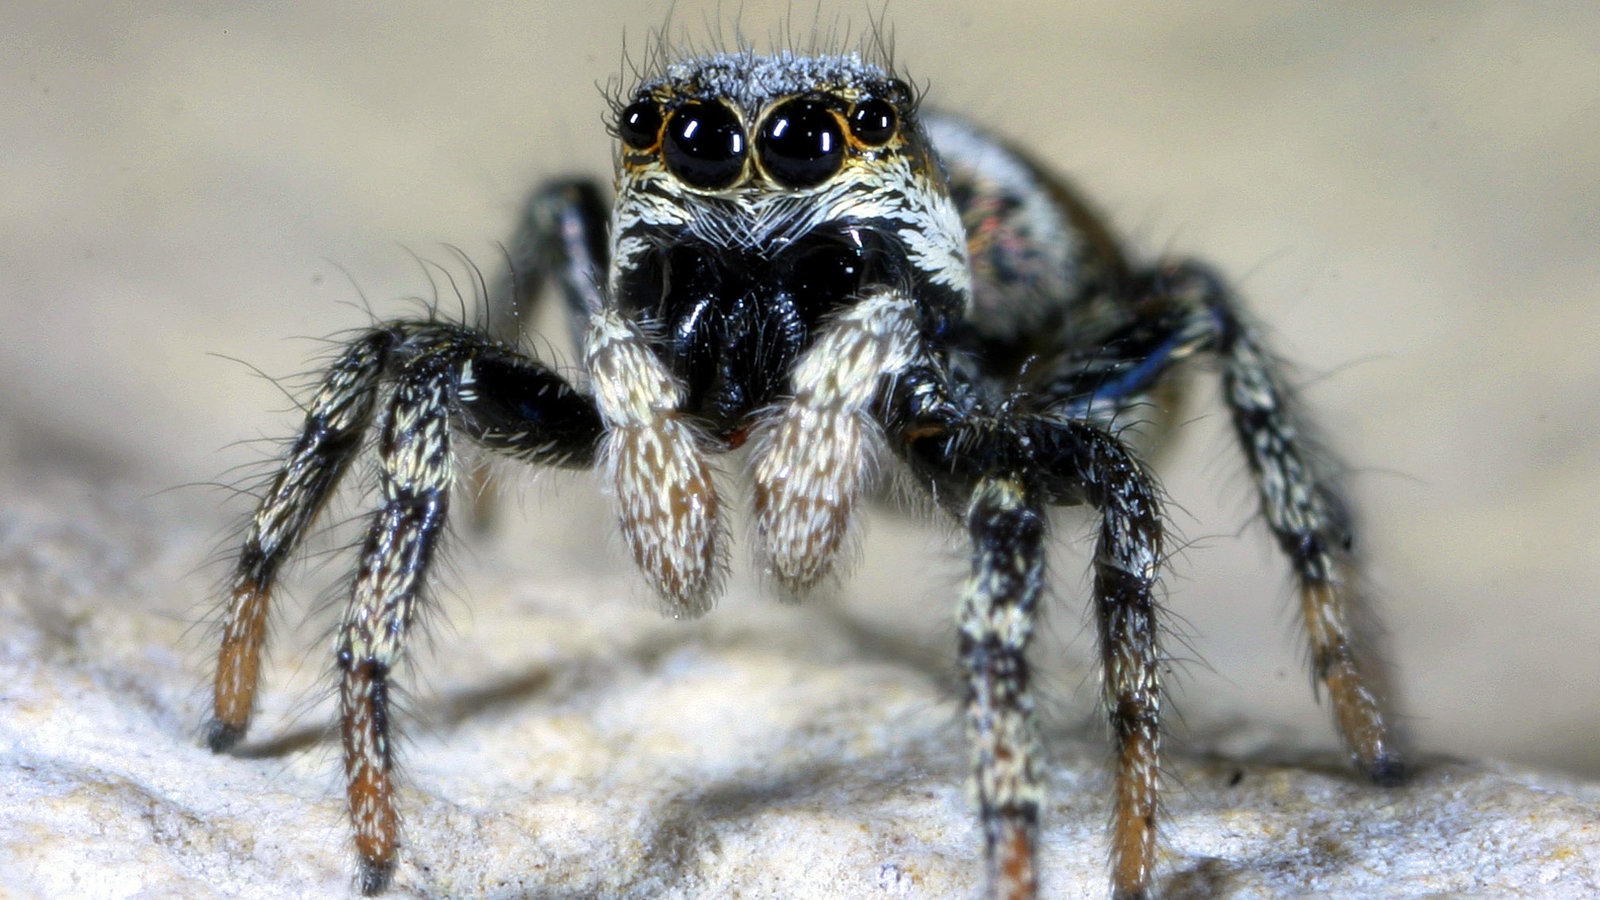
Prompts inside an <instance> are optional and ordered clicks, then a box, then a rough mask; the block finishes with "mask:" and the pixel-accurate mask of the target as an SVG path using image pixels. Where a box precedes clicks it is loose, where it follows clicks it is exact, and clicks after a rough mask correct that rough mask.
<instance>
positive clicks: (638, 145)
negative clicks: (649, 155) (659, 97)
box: [617, 100, 661, 150]
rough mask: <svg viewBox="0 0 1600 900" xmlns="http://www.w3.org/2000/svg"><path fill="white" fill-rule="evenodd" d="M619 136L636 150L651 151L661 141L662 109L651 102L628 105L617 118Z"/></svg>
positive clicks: (641, 101)
mask: <svg viewBox="0 0 1600 900" xmlns="http://www.w3.org/2000/svg"><path fill="white" fill-rule="evenodd" d="M617 134H619V135H621V137H622V141H623V143H625V144H627V145H628V146H629V147H632V148H633V149H635V150H649V149H650V148H651V147H654V146H655V144H656V141H658V140H660V139H661V107H659V106H657V105H655V104H654V103H652V102H651V101H649V100H640V101H639V102H638V103H632V104H629V105H628V108H627V109H624V110H623V111H622V115H620V116H617Z"/></svg>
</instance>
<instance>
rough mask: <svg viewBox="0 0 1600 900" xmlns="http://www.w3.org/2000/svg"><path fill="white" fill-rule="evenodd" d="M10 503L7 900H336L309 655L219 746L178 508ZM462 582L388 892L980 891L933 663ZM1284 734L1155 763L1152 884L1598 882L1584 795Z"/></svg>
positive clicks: (1063, 756) (1049, 857)
mask: <svg viewBox="0 0 1600 900" xmlns="http://www.w3.org/2000/svg"><path fill="white" fill-rule="evenodd" d="M4 486H5V494H6V496H7V499H8V503H7V505H6V508H5V511H4V513H3V514H0V635H3V643H0V685H4V690H3V694H0V747H3V748H4V753H3V755H0V797H4V803H5V815H4V816H3V817H0V893H3V894H4V895H6V896H11V897H19V898H21V897H205V896H248V897H306V896H339V895H341V894H345V893H348V892H349V888H350V880H351V871H352V868H351V860H350V858H349V855H348V852H349V840H348V837H347V835H346V833H345V826H344V821H343V810H342V807H341V800H340V791H339V789H338V785H337V783H336V774H335V771H336V769H337V761H336V756H335V754H336V751H335V748H334V745H333V743H332V742H331V741H330V740H329V739H328V737H327V730H328V728H327V726H328V724H329V723H330V721H331V720H330V710H329V704H328V703H327V702H325V701H326V698H325V697H324V696H323V695H324V694H325V693H326V691H323V690H320V687H321V686H324V685H325V684H326V682H325V681H324V680H322V679H321V677H320V676H319V674H318V671H319V670H320V669H321V667H322V666H323V662H324V661H323V660H322V659H321V658H320V656H319V655H318V654H317V653H315V652H313V653H306V652H304V650H303V648H302V647H298V646H296V647H280V650H281V652H279V653H277V654H275V658H276V659H277V660H278V661H279V665H277V666H275V667H274V668H273V669H272V670H271V672H270V673H269V676H268V681H267V684H266V691H265V694H264V703H263V711H262V714H261V716H260V718H259V720H258V721H257V724H256V726H255V728H254V730H253V731H252V733H251V736H250V739H249V741H248V742H247V743H246V744H245V745H244V747H243V750H242V752H241V753H240V754H238V755H233V756H214V755H212V754H211V753H209V752H208V751H206V750H204V749H202V748H201V747H200V746H199V742H198V740H197V736H196V723H197V721H198V719H199V715H200V710H201V709H203V696H202V687H201V682H202V680H203V674H202V673H203V668H204V663H203V657H204V653H205V650H206V647H205V645H206V643H207V642H206V640H205V635H206V629H205V628H204V627H197V626H196V625H195V622H196V621H198V619H199V613H200V608H199V607H197V600H196V597H195V595H193V594H191V593H187V592H186V590H185V588H184V586H185V585H192V584H194V583H195V579H193V578H191V577H188V576H187V574H186V572H185V571H184V568H185V566H187V565H189V564H190V560H191V559H192V556H191V554H190V552H189V551H191V550H192V548H194V546H195V545H196V543H197V542H204V541H207V540H209V539H210V535H207V534H205V533H204V532H202V531H197V530H196V529H195V528H194V527H193V526H192V525H191V524H190V523H189V521H188V517H187V516H186V515H185V514H186V513H190V514H192V513H193V512H194V508H193V507H190V506H186V505H185V503H184V502H182V501H175V500H172V499H170V498H169V499H162V500H157V501H151V500H148V499H136V498H134V497H130V496H129V494H128V492H127V491H125V490H121V489H118V488H117V487H115V486H106V485H90V484H86V483H83V482H79V481H74V480H70V479H64V478H60V477H50V476H41V477H30V473H26V472H10V473H8V477H7V478H6V481H5V482H4ZM201 518H202V519H203V518H204V517H203V516H202V517H201ZM579 530H580V531H581V530H582V528H581V527H580V528H579ZM502 550H503V548H500V547H496V548H494V549H492V550H488V551H484V552H482V553H481V554H477V555H478V556H480V557H488V556H494V555H497V554H498V553H500V552H501V551H502ZM531 552H534V553H537V554H540V555H541V556H546V555H548V556H554V557H558V558H559V557H560V556H561V554H562V548H561V546H560V544H559V542H556V543H555V544H554V545H552V542H551V541H549V540H544V541H542V542H540V543H539V544H536V545H535V546H533V547H532V548H531ZM476 562H477V563H478V564H480V565H482V566H484V567H485V568H486V569H487V571H486V572H485V573H484V574H483V575H482V576H481V577H480V576H479V575H473V576H472V577H470V578H463V579H461V580H463V581H465V582H468V583H469V584H470V592H471V593H472V594H473V595H474V600H473V603H472V606H471V611H470V613H466V614H462V615H458V616H456V619H457V623H458V624H457V627H456V628H454V629H440V630H437V631H436V632H435V637H436V650H435V651H434V652H432V653H425V654H424V656H425V657H430V659H429V661H428V663H427V664H426V669H427V671H426V673H424V680H425V681H426V682H428V683H429V687H428V688H426V689H424V690H422V691H420V692H418V694H417V695H416V697H415V699H413V700H412V701H411V703H410V708H411V711H412V713H413V716H414V718H416V719H420V720H421V721H420V723H417V724H415V725H414V726H413V727H412V728H411V729H410V731H409V734H410V740H409V742H408V744H407V747H406V750H405V753H404V759H405V763H406V773H407V775H406V777H407V781H408V787H407V789H406V791H405V793H404V799H403V802H404V810H405V818H406V836H407V845H406V849H405V851H404V862H403V864H402V866H401V868H400V870H399V873H398V876H397V878H396V882H395V886H394V896H397V897H412V896H416V897H470V896H495V897H520V896H535V897H589V896H628V897H641V898H642V897H731V896H746V897H846V896H848V897H872V896H886V897H936V898H940V897H964V896H970V895H972V893H973V891H974V884H975V876H976V874H977V872H978V871H979V868H978V862H977V858H976V853H977V842H976V835H975V834H974V829H973V825H972V819H971V817H970V816H969V814H968V813H967V810H966V807H965V804H964V801H963V794H962V773H963V770H964V765H965V762H964V760H965V751H964V748H963V744H962V740H961V736H960V729H959V726H958V724H957V722H956V720H955V704H954V702H953V699H952V698H953V696H954V695H953V693H952V687H951V685H950V684H949V683H948V682H947V680H946V679H945V678H944V677H943V675H942V671H941V669H942V666H941V665H940V664H938V663H934V664H931V665H930V664H929V663H928V660H929V659H931V658H932V656H933V654H932V653H931V652H930V647H929V646H921V647H913V648H912V649H909V650H908V649H906V647H904V646H902V645H897V644H896V643H895V642H894V641H893V640H892V638H889V637H885V636H884V635H882V634H876V633H875V629H874V627H873V626H871V625H869V624H864V623H862V622H860V621H857V620H856V619H855V618H854V617H853V615H852V614H851V613H850V612H849V611H848V610H847V609H846V608H845V607H843V606H836V605H829V604H819V605H818V606H816V607H808V608H803V609H796V608H786V607H781V606H778V605H777V604H774V603H771V602H769V601H762V600H759V599H757V598H755V597H753V596H751V595H750V594H749V593H748V592H746V591H745V590H744V587H745V586H744V585H743V584H742V583H737V584H736V585H735V592H734V594H733V596H732V597H730V599H729V600H728V601H727V602H726V603H725V604H724V605H725V607H726V608H724V609H722V610H719V611H717V613H716V614H714V615H713V616H712V617H711V618H709V619H707V620H704V621H702V622H696V623H677V622H670V621H663V620H661V619H659V618H658V617H656V616H655V615H654V614H653V613H652V612H651V611H650V610H648V609H645V608H643V604H641V603H638V602H636V601H631V600H629V599H628V594H629V592H630V591H631V590H633V588H632V587H631V586H630V584H629V581H628V579H626V578H619V577H609V578H605V577H596V576H594V575H589V576H583V575H574V574H568V573H563V572H561V571H560V569H561V567H560V566H559V565H558V566H555V567H554V568H555V570H556V572H555V574H554V575H553V576H552V577H549V578H537V577H535V576H534V575H533V574H532V573H531V572H530V571H529V570H528V569H526V568H520V569H513V568H512V567H508V566H506V565H504V564H501V563H497V562H495V561H494V560H492V559H481V558H480V559H478V560H476ZM291 606H293V604H291ZM458 612H459V611H458ZM280 618H283V619H290V618H292V616H285V617H280ZM279 630H280V632H281V634H280V637H282V638H283V640H282V641H280V644H288V643H291V642H292V641H293V640H294V639H295V635H297V634H300V633H304V632H305V631H306V630H307V629H303V628H292V627H285V628H280V629H279ZM311 644H314V645H315V646H317V647H321V646H323V645H324V644H325V642H323V641H321V640H315V641H313V642H310V644H308V645H311ZM286 661H287V662H288V663H289V664H288V665H285V664H284V663H285V662H286ZM296 662H298V663H299V665H295V663H296ZM1069 693H1070V692H1069ZM308 697H309V698H311V699H307V698H308ZM1050 731H1051V733H1050V736H1049V743H1050V753H1051V757H1052V761H1053V765H1052V768H1051V779H1052V783H1053V786H1052V793H1051V797H1052V799H1051V803H1050V806H1049V810H1048V813H1047V815H1046V827H1045V832H1044V839H1043V846H1044V862H1043V864H1044V871H1045V872H1046V877H1047V885H1048V892H1047V895H1048V896H1061V897H1076V896H1099V895H1100V894H1101V893H1102V892H1103V891H1104V878H1105V874H1104V865H1103V861H1104V857H1105V853H1106V850H1105V846H1106V845H1105V838H1104V827H1103V826H1104V823H1105V821H1106V816H1107V806H1106V793H1107V777H1106V774H1105V770H1104V768H1103V765H1102V763H1103V760H1104V757H1105V748H1104V745H1103V743H1102V741H1101V740H1100V737H1099V735H1098V733H1097V729H1095V728H1092V727H1090V728H1084V729H1079V730H1077V731H1070V730H1063V729H1061V728H1059V727H1053V728H1051V729H1050ZM1278 740H1279V739H1278V738H1275V737H1274V736H1273V735H1271V734H1270V733H1267V732H1264V731H1261V730H1260V729H1251V728H1248V727H1239V728H1224V729H1219V730H1217V731H1216V732H1214V733H1211V734H1208V735H1206V736H1204V737H1201V736H1190V737H1189V738H1188V739H1187V740H1186V741H1182V742H1180V744H1186V745H1187V746H1178V747H1177V748H1176V749H1175V751H1174V752H1173V753H1171V754H1170V756H1169V760H1168V772H1169V776H1170V777H1169V780H1168V789H1167V794H1166V814H1167V815H1166V821H1167V828H1166V832H1165V838H1166V843H1167V852H1166V854H1165V856H1164V859H1163V869H1162V872H1163V884H1164V886H1165V888H1166V891H1167V896H1176V897H1191V896H1192V897H1203V896H1283V895H1294V894H1302V895H1307V894H1309V895H1316V896H1343V897H1367V896H1391V897H1420V896H1428V895H1438V894H1466V895H1495V896H1507V895H1522V896H1573V897H1578V896H1586V895H1590V894H1592V893H1593V892H1594V891H1596V890H1597V889H1600V834H1597V828H1600V786H1596V785H1593V784H1576V783H1572V782H1569V781H1565V780H1563V779H1561V778H1558V777H1554V776H1548V775H1540V774H1537V773H1530V772H1526V771H1520V770H1513V769H1508V768H1503V767H1497V766H1492V765H1484V764H1474V763H1465V762H1456V761H1449V760H1445V759H1440V758H1438V757H1429V756H1424V757H1423V759H1422V760H1421V765H1420V767H1419V773H1418V776H1417V778H1416V780H1415V782H1414V783H1413V784H1411V785H1409V786H1406V787H1403V788H1400V789H1396V790H1389V791H1385V790H1380V789H1377V788H1374V787H1370V786H1368V785H1365V784H1362V783H1360V782H1359V781H1357V780H1356V779H1354V778H1352V777H1351V776H1350V775H1349V773H1348V772H1346V771H1345V770H1344V769H1343V767H1342V766H1340V765H1338V764H1337V762H1336V761H1333V760H1331V759H1329V758H1327V757H1326V756H1325V755H1318V754H1314V753H1310V754H1308V753H1307V752H1306V751H1305V750H1303V749H1301V748H1300V747H1298V746H1292V745H1291V746H1285V745H1283V744H1281V743H1277V741H1278ZM1317 743H1323V744H1325V743H1326V742H1325V741H1318V742H1317ZM1224 751H1225V752H1224Z"/></svg>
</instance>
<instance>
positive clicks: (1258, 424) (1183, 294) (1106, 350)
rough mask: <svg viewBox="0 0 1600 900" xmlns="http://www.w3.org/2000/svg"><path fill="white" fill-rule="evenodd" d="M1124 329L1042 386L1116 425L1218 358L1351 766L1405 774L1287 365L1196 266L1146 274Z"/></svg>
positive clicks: (1344, 537)
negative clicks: (1172, 380)
mask: <svg viewBox="0 0 1600 900" xmlns="http://www.w3.org/2000/svg"><path fill="white" fill-rule="evenodd" d="M1130 296H1132V297H1134V298H1135V299H1133V300H1132V301H1130V303H1129V306H1128V309H1129V310H1130V311H1131V312H1132V313H1133V315H1132V316H1131V318H1130V320H1129V323H1128V324H1127V325H1126V326H1125V327H1124V328H1123V329H1122V330H1121V331H1120V332H1118V333H1117V334H1114V335H1113V336H1112V337H1111V338H1110V339H1108V340H1106V341H1104V342H1102V343H1100V344H1099V345H1097V347H1095V348H1093V349H1091V350H1086V351H1084V352H1082V353H1081V354H1079V355H1078V356H1076V357H1074V358H1068V359H1066V360H1065V361H1063V362H1061V363H1060V364H1058V365H1055V366H1053V367H1052V369H1051V371H1050V372H1049V373H1048V374H1047V375H1046V376H1045V377H1044V380H1045V382H1046V385H1045V387H1044V388H1043V391H1044V393H1045V394H1047V395H1048V396H1050V397H1052V398H1053V400H1052V405H1053V408H1054V409H1055V410H1058V411H1059V412H1061V413H1062V414H1065V415H1066V416H1068V417H1070V418H1087V419H1090V420H1091V421H1099V422H1103V423H1109V422H1112V421H1114V420H1116V419H1117V417H1118V416H1119V415H1123V414H1125V413H1126V412H1127V411H1128V410H1129V409H1130V408H1131V407H1133V406H1134V405H1136V404H1138V403H1140V402H1142V401H1143V400H1144V398H1146V397H1148V396H1149V395H1150V393H1151V392H1152V391H1153V390H1154V389H1156V388H1157V387H1158V386H1159V384H1160V383H1161V381H1162V379H1163V378H1165V377H1166V376H1167V375H1168V374H1169V373H1170V371H1171V369H1172V367H1173V365H1174V364H1175V363H1176V362H1178V361H1180V360H1182V359H1184V358H1186V357H1188V356H1190V355H1192V354H1195V353H1208V354H1211V355H1212V356H1214V357H1215V358H1216V359H1217V360H1218V362H1219V363H1220V367H1221V371H1222V395H1223V399H1224V402H1225V403H1226V404H1227V407H1228V412H1229V414H1230V416H1231V418H1232V422H1233V427H1234V432H1235V434H1236V436H1237V437H1238V440H1239V445H1240V448H1241V449H1242V450H1243V452H1244V455H1245V460H1246V462H1247V463H1248V465H1249V468H1250V473H1251V476H1252V479H1253V481H1254V483H1255V485H1256V490H1257V494H1258V496H1259V500H1260V505H1261V511H1262V515H1263V517H1264V519H1265V520H1266V523H1267V526H1268V527H1269V528H1270V529H1271V530H1272V533H1273V536H1274V537H1275V538H1276V539H1277V543H1278V546H1279V547H1280V548H1281V549H1282V551H1283V552H1284V554H1285V555H1286V556H1287V557H1288V559H1289V563H1290V567H1291V570H1292V572H1293V574H1294V577H1295V580H1296V582H1297V585H1298V589H1299V594H1300V614H1301V620H1302V623H1303V624H1304V626H1305V629H1306V636H1307V639H1308V643H1309V645H1310V650H1311V663H1312V670H1313V675H1314V676H1315V678H1316V679H1317V680H1318V681H1319V682H1320V683H1321V684H1322V685H1324V686H1326V688H1327V691H1328V696H1329V699H1330V701H1331V704H1332V707H1333V715H1334V721H1335V724H1336V725H1337V726H1338V729H1339V734H1340V736H1341V738H1342V739H1343V741H1344V744H1345V747H1346V749H1347V750H1348V751H1349V753H1350V755H1351V757H1352V759H1353V760H1354V761H1355V763H1356V765H1357V766H1359V767H1360V768H1361V769H1362V771H1363V772H1365V773H1366V774H1367V775H1368V776H1369V777H1370V778H1372V779H1373V780H1374V781H1376V782H1378V783H1380V784H1394V783H1397V782H1399V781H1400V780H1401V779H1402V778H1403V777H1404V767H1403V764H1402V761H1401V754H1400V750H1399V747H1398V744H1397V741H1396V738H1395V736H1394V734H1393V732H1392V729H1391V727H1390V725H1389V724H1388V722H1387V720H1386V711H1385V709H1384V707H1383V700H1382V698H1381V697H1380V692H1379V690H1378V689H1377V686H1376V678H1375V676H1376V674H1377V673H1376V672H1375V671H1374V670H1372V669H1371V668H1370V666H1371V663H1370V662H1368V661H1367V660H1364V659H1362V658H1361V655H1360V648H1358V646H1357V644H1358V638H1359V636H1360V635H1359V632H1358V629H1357V627H1356V623H1355V622H1354V621H1352V620H1353V618H1354V613H1355V612H1356V611H1357V605H1358V602H1359V597H1358V596H1357V595H1356V594H1355V591H1354V587H1353V585H1352V583H1351V582H1352V581H1353V580H1354V577H1355V562H1356V560H1355V554H1354V552H1353V534H1352V531H1353V528H1352V521H1351V515H1350V512H1349V504H1348V502H1347V501H1346V499H1345V494H1344V490H1343V488H1342V486H1341V484H1340V478H1339V472H1338V469H1337V466H1336V464H1335V463H1334V461H1333V460H1332V459H1331V458H1330V457H1329V456H1328V454H1327V453H1326V452H1325V451H1323V450H1322V449H1321V448H1319V447H1318V446H1317V444H1316V442H1315V440H1314V438H1313V437H1312V436H1311V435H1310V434H1308V429H1307V427H1306V425H1305V424H1304V422H1303V420H1302V419H1301V418H1300V417H1299V415H1298V412H1297V410H1296V407H1295V402H1294V397H1293V394H1292V392H1291V391H1290V389H1289V388H1288V387H1287V386H1286V384H1285V382H1284V378H1283V376H1282V374H1281V373H1280V371H1279V369H1280V368H1281V366H1280V364H1279V363H1278V362H1277V360H1276V359H1275V358H1274V357H1273V355H1272V354H1271V353H1270V352H1269V351H1268V350H1267V349H1266V347H1265V346H1264V344H1263V342H1262V340H1261V338H1260V336H1259V335H1258V334H1257V333H1256V331H1255V330H1254V329H1253V328H1252V327H1251V325H1250V323H1249V319H1248V317H1247V316H1246V315H1245V313H1244V312H1243V310H1242V309H1241V308H1240V306H1239V303H1238V300H1237V299H1236V298H1235V297H1234V295H1233V293H1232V292H1231V291H1230V290H1229V289H1228V288H1227V286H1226V285H1225V284H1224V283H1223V281H1222V279H1221V278H1220V277H1219V276H1217V275H1216V274H1214V273H1213V272H1211V271H1210V270H1209V269H1207V268H1206V267H1204V266H1202V265H1200V264H1198V263H1193V262H1177V263H1171V264H1167V265H1164V266H1161V267H1159V268H1157V269H1154V270H1152V271H1150V272H1148V273H1146V274H1144V275H1143V276H1142V277H1141V278H1140V279H1138V281H1137V282H1136V283H1135V285H1134V290H1133V291H1131V292H1130Z"/></svg>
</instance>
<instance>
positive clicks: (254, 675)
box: [205, 330, 395, 753]
mask: <svg viewBox="0 0 1600 900" xmlns="http://www.w3.org/2000/svg"><path fill="white" fill-rule="evenodd" d="M394 341H395V338H394V335H393V334H391V333H389V332H387V331H382V330H380V331H374V332H372V333H370V334H368V335H366V336H364V337H362V338H361V339H360V340H357V341H354V342H352V343H351V344H350V346H349V347H348V348H347V349H346V350H345V352H344V353H343V354H342V355H341V356H340V357H339V359H338V360H337V361H336V362H334V364H333V365H332V366H329V367H328V370H327V374H326V375H325V376H324V377H323V383H322V386H321V388H319V389H318V391H317V393H316V396H314V397H313V398H312V399H311V403H310V405H309V406H307V407H306V417H305V424H304V425H302V426H301V429H300V437H299V438H298V439H297V440H296V441H295V443H294V445H293V446H291V447H290V448H289V451H288V453H287V454H286V455H285V456H284V460H283V464H282V465H281V466H280V467H279V469H278V472H277V474H276V475H275V476H274V477H273V479H272V482H271V484H269V485H268V487H267V490H266V492H265V493H264V494H263V495H262V497H261V501H260V503H259V505H258V507H257V509H256V511H255V514H254V515H253V516H251V518H250V522H249V524H248V525H247V526H246V531H245V538H244V545H243V547H242V548H241V549H240V551H239V558H238V560H237V561H236V562H235V563H234V571H233V576H232V577H231V579H230V581H229V590H228V602H227V606H226V608H225V609H224V611H223V619H222V648H221V650H220V652H219V653H218V655H217V668H216V672H215V674H214V677H213V681H212V713H211V719H210V721H208V722H207V723H206V726H205V734H206V743H207V744H208V745H209V746H210V747H211V749H212V750H213V751H216V752H219V753H220V752H222V751H224V750H227V749H228V748H230V747H232V746H233V745H234V744H236V743H238V742H239V739H240V738H242V737H244V733H245V730H246V729H247V728H249V725H250V716H251V713H252V711H253V708H254V706H255V696H256V686H257V685H258V684H259V682H260V678H261V654H262V651H263V649H264V648H265V646H266V632H267V613H268V607H269V606H270V605H271V597H272V590H273V587H274V583H275V582H276V580H277V577H278V573H279V570H280V569H281V568H282V566H283V563H284V561H285V560H286V559H288V558H289V556H290V554H292V553H293V552H294V550H295V547H296V546H297V545H298V544H299V542H300V539H301V538H302V537H304V536H305V533H306V529H307V528H308V527H309V526H310V525H311V523H312V522H313V521H314V520H315V519H316V517H317V514H318V513H319V512H320V511H321V510H322V508H323V506H324V505H326V503H327V499H328V496H329V494H330V493H332V490H333V488H334V487H336V486H337V485H338V483H339V480H340V479H341V478H342V477H343V475H344V473H345V472H346V471H348V470H349V468H350V463H351V461H352V460H353V459H354V458H355V456H356V454H357V453H358V452H359V451H360V449H361V442H362V439H363V437H364V436H365V435H366V431H367V429H368V428H369V427H370V426H371V424H372V411H373V404H374V398H375V397H376V395H377V387H378V382H379V379H380V378H381V376H382V374H383V369H384V364H385V361H386V360H387V358H388V354H389V351H390V349H391V348H392V347H393V345H394Z"/></svg>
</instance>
